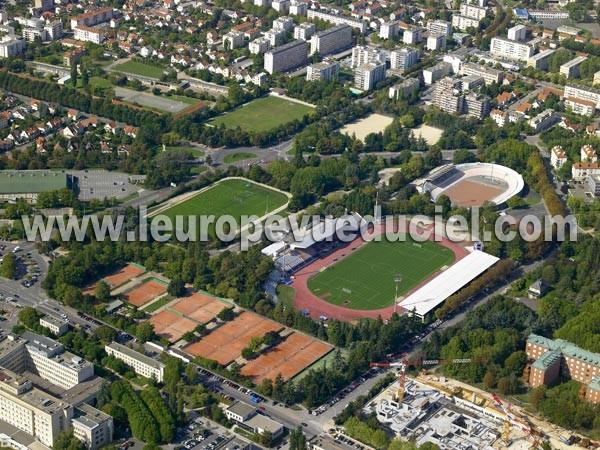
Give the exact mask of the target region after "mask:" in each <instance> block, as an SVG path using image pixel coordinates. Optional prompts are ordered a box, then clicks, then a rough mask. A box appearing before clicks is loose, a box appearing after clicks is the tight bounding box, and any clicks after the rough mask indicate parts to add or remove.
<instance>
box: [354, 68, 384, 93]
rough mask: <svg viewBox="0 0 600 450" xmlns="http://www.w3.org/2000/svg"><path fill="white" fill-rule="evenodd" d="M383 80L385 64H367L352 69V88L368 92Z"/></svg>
mask: <svg viewBox="0 0 600 450" xmlns="http://www.w3.org/2000/svg"><path fill="white" fill-rule="evenodd" d="M383 80H385V64H375V63H368V64H364V65H362V66H360V67H357V68H356V69H354V86H355V87H356V88H358V89H362V90H363V91H369V90H371V89H373V88H374V87H375V85H376V84H377V83H379V82H381V81H383Z"/></svg>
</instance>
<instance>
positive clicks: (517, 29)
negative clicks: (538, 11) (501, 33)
mask: <svg viewBox="0 0 600 450" xmlns="http://www.w3.org/2000/svg"><path fill="white" fill-rule="evenodd" d="M526 38H527V27H526V26H525V25H522V24H519V25H515V26H514V27H511V28H509V29H508V39H510V40H511V41H524V40H525V39H526Z"/></svg>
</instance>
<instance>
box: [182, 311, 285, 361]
mask: <svg viewBox="0 0 600 450" xmlns="http://www.w3.org/2000/svg"><path fill="white" fill-rule="evenodd" d="M282 328H283V326H282V325H280V324H278V323H276V322H273V321H271V320H266V319H263V318H261V317H259V316H257V315H255V314H252V313H249V312H244V313H242V314H240V315H239V316H237V317H236V318H235V319H234V320H232V321H231V322H227V323H226V324H224V325H222V326H220V327H219V328H217V329H216V330H214V331H212V332H211V333H210V334H209V335H208V336H205V337H203V338H202V339H201V340H200V341H198V342H196V343H194V344H191V345H188V346H187V347H185V349H184V350H185V351H186V352H187V353H189V354H190V355H193V356H201V357H203V358H207V359H213V360H215V361H217V362H218V363H219V364H221V365H224V366H225V365H227V364H229V363H230V362H232V361H233V360H235V359H236V358H238V357H239V356H240V354H241V353H242V349H244V348H245V347H247V346H248V343H249V342H250V339H251V338H252V337H253V336H257V337H262V336H264V335H265V333H267V332H268V331H279V330H281V329H282Z"/></svg>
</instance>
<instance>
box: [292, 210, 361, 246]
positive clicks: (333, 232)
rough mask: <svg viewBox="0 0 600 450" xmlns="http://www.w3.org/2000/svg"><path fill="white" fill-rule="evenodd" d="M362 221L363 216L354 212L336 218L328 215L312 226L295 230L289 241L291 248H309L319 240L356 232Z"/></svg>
mask: <svg viewBox="0 0 600 450" xmlns="http://www.w3.org/2000/svg"><path fill="white" fill-rule="evenodd" d="M361 221H362V217H361V216H360V215H359V214H357V213H354V212H353V213H350V214H346V215H344V216H342V217H338V218H335V219H334V218H331V217H327V218H326V219H325V220H323V221H321V222H319V223H316V224H315V225H314V226H312V227H311V228H305V229H304V230H297V231H294V232H293V233H292V234H291V238H292V240H291V241H290V242H289V245H290V248H291V249H292V250H295V249H307V248H309V247H312V246H313V245H315V244H316V243H318V242H323V241H327V240H331V239H332V238H333V237H335V236H338V237H340V234H351V233H356V232H357V231H358V230H359V229H360V226H361ZM338 233H339V234H338Z"/></svg>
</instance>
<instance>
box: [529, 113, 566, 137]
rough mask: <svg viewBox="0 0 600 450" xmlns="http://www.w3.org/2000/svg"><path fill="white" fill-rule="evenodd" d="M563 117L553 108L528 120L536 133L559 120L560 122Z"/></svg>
mask: <svg viewBox="0 0 600 450" xmlns="http://www.w3.org/2000/svg"><path fill="white" fill-rule="evenodd" d="M560 120H561V117H560V116H559V115H558V114H556V113H555V112H554V110H552V109H546V110H545V111H543V112H541V113H540V114H538V115H537V116H535V117H532V118H531V119H529V121H528V122H527V123H528V124H529V126H530V127H531V128H533V129H534V130H535V132H536V133H539V132H540V131H544V130H547V129H549V128H551V127H552V126H553V125H554V124H556V123H557V122H560Z"/></svg>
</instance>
